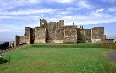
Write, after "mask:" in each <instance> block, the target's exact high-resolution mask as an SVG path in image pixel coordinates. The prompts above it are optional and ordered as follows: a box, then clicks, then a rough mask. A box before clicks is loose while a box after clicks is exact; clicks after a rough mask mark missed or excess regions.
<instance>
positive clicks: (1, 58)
mask: <svg viewBox="0 0 116 73" xmlns="http://www.w3.org/2000/svg"><path fill="white" fill-rule="evenodd" d="M9 61H10V57H9V59H6V58H4V57H2V56H1V57H0V64H3V63H6V62H9Z"/></svg>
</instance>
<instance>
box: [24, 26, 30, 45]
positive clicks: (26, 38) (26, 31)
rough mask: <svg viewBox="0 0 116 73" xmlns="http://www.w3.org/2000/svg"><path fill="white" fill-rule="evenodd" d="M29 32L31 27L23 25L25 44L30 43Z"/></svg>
mask: <svg viewBox="0 0 116 73" xmlns="http://www.w3.org/2000/svg"><path fill="white" fill-rule="evenodd" d="M30 33H31V28H30V27H25V42H26V43H27V44H30V38H31V37H30Z"/></svg>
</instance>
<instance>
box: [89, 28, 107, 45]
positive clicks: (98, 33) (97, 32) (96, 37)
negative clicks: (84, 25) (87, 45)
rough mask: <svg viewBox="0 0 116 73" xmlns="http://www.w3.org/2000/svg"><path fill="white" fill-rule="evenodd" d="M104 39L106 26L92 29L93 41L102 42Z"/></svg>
mask: <svg viewBox="0 0 116 73" xmlns="http://www.w3.org/2000/svg"><path fill="white" fill-rule="evenodd" d="M104 39H105V35H104V27H94V28H92V29H91V41H92V42H93V43H97V42H102V40H104Z"/></svg>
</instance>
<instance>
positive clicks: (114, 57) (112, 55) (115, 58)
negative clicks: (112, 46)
mask: <svg viewBox="0 0 116 73" xmlns="http://www.w3.org/2000/svg"><path fill="white" fill-rule="evenodd" d="M107 57H108V58H109V59H110V60H111V61H112V62H115V63H116V52H108V53H107Z"/></svg>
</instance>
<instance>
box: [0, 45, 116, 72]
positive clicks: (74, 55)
mask: <svg viewBox="0 0 116 73" xmlns="http://www.w3.org/2000/svg"><path fill="white" fill-rule="evenodd" d="M90 45H91V46H93V47H90ZM96 45H97V44H96ZM96 45H95V44H93V45H92V44H78V45H76V44H75V45H69V44H68V45H67V44H54V45H51V44H46V45H43V44H40V45H37V44H35V45H31V46H29V47H25V48H21V49H18V50H14V51H12V52H9V53H6V54H5V55H4V56H5V57H9V56H10V58H11V61H10V62H7V63H5V64H0V73H116V66H113V65H112V64H111V61H110V60H109V59H108V58H107V57H106V56H105V52H108V51H114V50H113V49H105V48H100V47H99V45H97V46H96ZM95 47H97V48H95Z"/></svg>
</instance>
